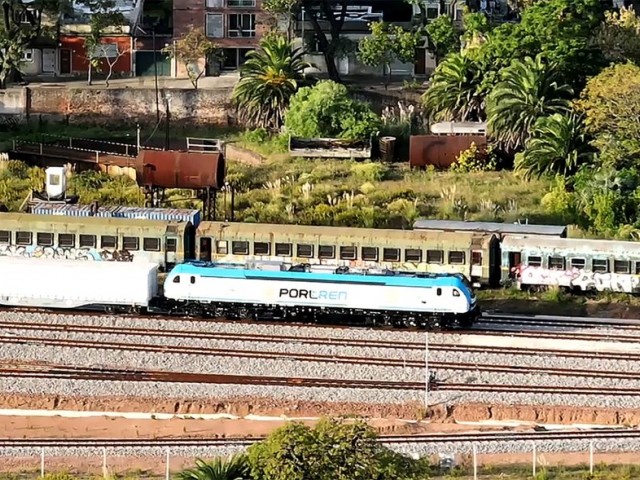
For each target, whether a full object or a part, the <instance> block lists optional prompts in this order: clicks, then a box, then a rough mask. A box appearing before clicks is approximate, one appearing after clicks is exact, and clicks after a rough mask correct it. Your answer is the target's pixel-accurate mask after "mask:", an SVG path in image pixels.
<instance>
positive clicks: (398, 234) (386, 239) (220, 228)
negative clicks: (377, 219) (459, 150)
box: [198, 222, 494, 248]
mask: <svg viewBox="0 0 640 480" xmlns="http://www.w3.org/2000/svg"><path fill="white" fill-rule="evenodd" d="M198 233H199V234H200V235H211V236H218V237H219V238H224V235H225V233H227V234H228V235H230V236H233V235H235V236H243V235H244V236H245V238H253V239H255V240H256V241H271V240H272V238H271V237H272V235H279V237H280V239H282V240H284V239H289V241H291V242H300V241H302V240H303V239H305V237H307V238H306V240H309V238H308V237H315V238H316V239H320V238H322V239H323V240H325V239H328V238H330V237H338V238H340V239H341V241H342V242H354V243H358V242H360V243H366V242H371V240H372V239H375V241H376V245H378V246H385V245H387V244H391V242H394V241H398V240H405V241H407V242H408V243H409V242H411V241H418V242H420V243H422V242H423V241H425V240H428V241H429V242H430V243H431V244H442V245H447V246H455V247H463V248H469V247H470V246H471V243H472V241H473V240H474V239H478V238H479V237H480V238H482V239H484V240H485V241H489V240H490V239H491V237H493V236H494V234H492V233H486V234H484V233H483V232H438V231H417V230H400V229H381V228H354V227H327V226H314V225H280V224H264V223H239V222H201V223H200V226H199V227H198Z"/></svg>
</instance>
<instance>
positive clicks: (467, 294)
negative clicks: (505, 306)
mask: <svg viewBox="0 0 640 480" xmlns="http://www.w3.org/2000/svg"><path fill="white" fill-rule="evenodd" d="M164 301H165V305H170V308H171V310H172V311H173V312H178V313H184V314H191V315H211V316H216V317H222V316H227V317H237V318H252V317H253V318H261V317H268V318H274V319H300V320H302V319H313V320H319V319H320V318H325V317H329V318H337V317H344V318H347V319H348V320H349V322H350V323H353V322H354V321H356V319H358V320H361V321H362V323H366V324H372V325H394V326H407V327H416V326H417V327H421V328H440V327H443V328H452V327H460V326H469V325H471V324H472V323H473V322H474V320H475V319H476V318H477V316H478V314H479V309H478V304H477V300H476V297H475V295H474V292H473V290H472V288H471V286H470V285H469V283H468V281H467V280H466V279H465V277H464V276H462V275H456V274H415V273H399V272H390V271H385V272H374V273H372V272H370V271H361V272H358V271H350V270H349V269H348V268H345V267H343V268H337V269H336V268H335V267H333V268H326V267H325V268H322V267H311V266H309V265H296V266H288V265H285V264H277V265H271V266H267V265H266V264H262V265H253V266H249V265H231V264H226V265H223V264H214V263H204V262H190V263H185V264H182V265H178V266H176V267H175V268H174V269H173V270H172V271H171V273H169V275H168V276H167V279H166V281H165V283H164Z"/></svg>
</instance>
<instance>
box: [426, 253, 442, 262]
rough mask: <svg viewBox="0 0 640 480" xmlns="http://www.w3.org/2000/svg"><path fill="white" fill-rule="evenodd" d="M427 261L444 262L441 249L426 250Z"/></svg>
mask: <svg viewBox="0 0 640 480" xmlns="http://www.w3.org/2000/svg"><path fill="white" fill-rule="evenodd" d="M427 263H444V252H443V251H442V250H427Z"/></svg>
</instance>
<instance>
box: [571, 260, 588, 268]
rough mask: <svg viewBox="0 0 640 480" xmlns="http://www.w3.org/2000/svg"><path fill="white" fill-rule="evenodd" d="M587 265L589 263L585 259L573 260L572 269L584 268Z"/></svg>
mask: <svg viewBox="0 0 640 480" xmlns="http://www.w3.org/2000/svg"><path fill="white" fill-rule="evenodd" d="M586 265H587V261H586V260H585V259H584V258H572V259H571V268H584V267H585V266H586Z"/></svg>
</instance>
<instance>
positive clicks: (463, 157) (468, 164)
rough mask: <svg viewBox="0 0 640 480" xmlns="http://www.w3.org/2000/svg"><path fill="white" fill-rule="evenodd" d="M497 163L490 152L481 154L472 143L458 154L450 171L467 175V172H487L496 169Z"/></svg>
mask: <svg viewBox="0 0 640 480" xmlns="http://www.w3.org/2000/svg"><path fill="white" fill-rule="evenodd" d="M496 165H497V161H496V159H495V157H494V156H493V155H492V154H491V150H487V151H486V152H483V151H481V150H479V149H478V147H477V145H476V144H475V142H472V143H471V145H470V146H469V148H467V149H466V150H464V151H462V152H460V155H458V157H457V158H456V162H455V163H454V164H453V165H451V171H453V172H461V173H469V172H488V171H492V170H495V169H496Z"/></svg>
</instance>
